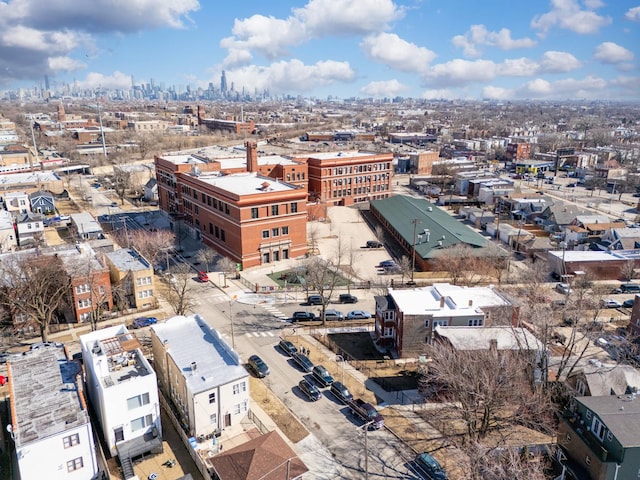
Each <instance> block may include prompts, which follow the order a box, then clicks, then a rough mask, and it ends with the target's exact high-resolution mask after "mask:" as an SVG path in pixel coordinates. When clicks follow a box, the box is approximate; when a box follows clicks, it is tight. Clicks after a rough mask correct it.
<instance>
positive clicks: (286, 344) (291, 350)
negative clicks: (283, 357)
mask: <svg viewBox="0 0 640 480" xmlns="http://www.w3.org/2000/svg"><path fill="white" fill-rule="evenodd" d="M278 346H279V347H280V349H281V350H282V351H283V352H284V353H286V354H287V355H289V356H290V357H293V356H294V355H295V354H296V353H298V349H297V348H296V346H295V345H294V344H293V343H291V342H290V341H289V340H284V339H283V340H280V343H278Z"/></svg>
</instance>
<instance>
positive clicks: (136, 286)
mask: <svg viewBox="0 0 640 480" xmlns="http://www.w3.org/2000/svg"><path fill="white" fill-rule="evenodd" d="M104 262H105V266H106V267H107V272H108V274H107V275H108V276H109V277H110V281H111V285H113V288H114V295H115V296H116V302H117V304H119V305H118V306H119V307H120V308H135V309H139V310H144V309H149V308H154V307H156V306H157V303H158V300H157V298H156V290H155V284H154V276H153V265H151V262H149V261H148V260H147V259H146V258H144V257H143V256H142V255H140V253H138V252H137V251H136V250H134V249H128V248H125V249H120V250H116V251H114V252H106V253H105V254H104Z"/></svg>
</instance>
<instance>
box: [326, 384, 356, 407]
mask: <svg viewBox="0 0 640 480" xmlns="http://www.w3.org/2000/svg"><path fill="white" fill-rule="evenodd" d="M330 391H331V393H333V395H334V396H335V397H336V398H337V399H338V400H340V401H341V402H342V403H344V404H348V403H349V402H350V401H351V400H353V395H351V392H350V391H349V389H348V388H347V387H345V386H344V385H343V384H342V383H341V382H333V383H332V384H331V387H330Z"/></svg>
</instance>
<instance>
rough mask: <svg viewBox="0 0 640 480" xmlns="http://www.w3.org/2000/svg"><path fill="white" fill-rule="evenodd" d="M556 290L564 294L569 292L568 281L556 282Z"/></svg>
mask: <svg viewBox="0 0 640 480" xmlns="http://www.w3.org/2000/svg"><path fill="white" fill-rule="evenodd" d="M556 290H557V291H558V292H560V293H564V294H565V295H566V294H568V293H571V286H570V285H569V284H568V283H558V284H557V285H556Z"/></svg>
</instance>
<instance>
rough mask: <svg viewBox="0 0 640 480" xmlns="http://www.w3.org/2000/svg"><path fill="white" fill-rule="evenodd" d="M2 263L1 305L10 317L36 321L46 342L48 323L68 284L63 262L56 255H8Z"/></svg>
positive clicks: (66, 292) (69, 284)
mask: <svg viewBox="0 0 640 480" xmlns="http://www.w3.org/2000/svg"><path fill="white" fill-rule="evenodd" d="M2 264H3V265H2V267H3V268H2V270H3V277H4V281H3V282H2V287H1V288H0V304H1V305H3V306H4V307H6V308H7V309H8V310H9V311H10V312H11V315H12V317H13V318H22V319H24V320H25V321H26V322H34V323H36V324H37V326H38V328H39V330H40V337H41V338H42V341H43V342H46V341H47V338H48V334H49V326H50V325H51V323H53V322H54V321H55V320H56V319H57V318H58V315H59V314H60V312H61V310H62V308H63V305H64V300H65V297H66V296H67V294H68V292H69V288H70V286H71V282H70V279H69V275H68V274H67V272H66V271H65V269H64V267H63V265H62V262H61V261H60V259H59V258H57V257H55V256H37V257H35V258H27V257H24V256H22V257H10V258H7V259H6V260H3V262H2Z"/></svg>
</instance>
